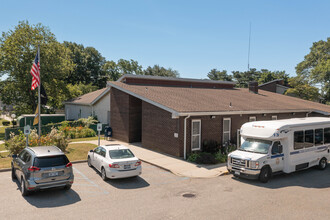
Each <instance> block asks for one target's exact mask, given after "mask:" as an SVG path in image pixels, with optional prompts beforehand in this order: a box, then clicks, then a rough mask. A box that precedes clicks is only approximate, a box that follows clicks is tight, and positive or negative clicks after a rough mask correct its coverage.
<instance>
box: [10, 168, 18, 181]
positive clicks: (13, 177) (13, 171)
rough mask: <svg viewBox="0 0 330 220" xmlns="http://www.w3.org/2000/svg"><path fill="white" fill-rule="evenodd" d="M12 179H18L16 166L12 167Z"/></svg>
mask: <svg viewBox="0 0 330 220" xmlns="http://www.w3.org/2000/svg"><path fill="white" fill-rule="evenodd" d="M11 179H12V180H16V179H17V177H16V174H15V169H14V167H12V168H11Z"/></svg>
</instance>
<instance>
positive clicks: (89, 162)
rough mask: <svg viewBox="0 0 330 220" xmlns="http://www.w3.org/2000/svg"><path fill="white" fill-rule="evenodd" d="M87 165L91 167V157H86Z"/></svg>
mask: <svg viewBox="0 0 330 220" xmlns="http://www.w3.org/2000/svg"><path fill="white" fill-rule="evenodd" d="M87 165H88V166H89V167H92V163H91V158H90V157H88V158H87Z"/></svg>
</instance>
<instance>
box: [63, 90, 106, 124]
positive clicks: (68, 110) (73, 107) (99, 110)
mask: <svg viewBox="0 0 330 220" xmlns="http://www.w3.org/2000/svg"><path fill="white" fill-rule="evenodd" d="M89 116H97V119H98V120H99V121H100V123H102V124H109V123H110V89H109V88H104V89H100V90H96V91H94V92H90V93H87V94H85V95H82V96H79V97H77V98H75V99H73V100H70V101H67V102H65V119H66V120H77V119H79V118H88V117H89Z"/></svg>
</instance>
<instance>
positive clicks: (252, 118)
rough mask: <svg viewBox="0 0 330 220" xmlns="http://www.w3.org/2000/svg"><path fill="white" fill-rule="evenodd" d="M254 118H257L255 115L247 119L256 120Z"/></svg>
mask: <svg viewBox="0 0 330 220" xmlns="http://www.w3.org/2000/svg"><path fill="white" fill-rule="evenodd" d="M256 120H257V117H256V116H252V117H249V121H256Z"/></svg>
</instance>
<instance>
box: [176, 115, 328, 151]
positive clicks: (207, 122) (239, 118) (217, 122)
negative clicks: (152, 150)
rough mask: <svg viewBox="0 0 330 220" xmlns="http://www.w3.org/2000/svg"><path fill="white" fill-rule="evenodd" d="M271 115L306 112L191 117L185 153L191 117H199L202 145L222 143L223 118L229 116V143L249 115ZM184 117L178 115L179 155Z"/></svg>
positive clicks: (258, 116) (189, 141)
mask: <svg viewBox="0 0 330 220" xmlns="http://www.w3.org/2000/svg"><path fill="white" fill-rule="evenodd" d="M273 115H277V119H278V120H279V119H289V118H303V117H306V113H295V115H292V113H281V114H266V115H265V116H264V115H263V114H256V115H255V114H253V115H228V116H218V115H216V116H215V118H211V116H201V117H191V118H189V119H188V120H187V154H188V155H189V154H190V153H191V122H192V120H193V119H201V123H202V124H201V129H202V132H201V144H202V146H203V141H204V140H215V141H217V142H219V143H222V135H223V118H231V143H234V144H236V142H237V141H236V140H237V129H240V128H241V126H242V125H243V124H244V123H246V122H248V121H249V117H253V116H256V118H257V121H264V120H271V118H272V116H273ZM309 116H310V117H314V116H318V117H320V116H322V115H320V114H316V113H313V114H310V115H309ZM183 124H184V117H180V125H181V127H180V134H182V135H179V137H180V155H181V156H183V146H184V145H183V139H184V137H183V136H184V135H183V134H184V130H183V127H184V126H183Z"/></svg>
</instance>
